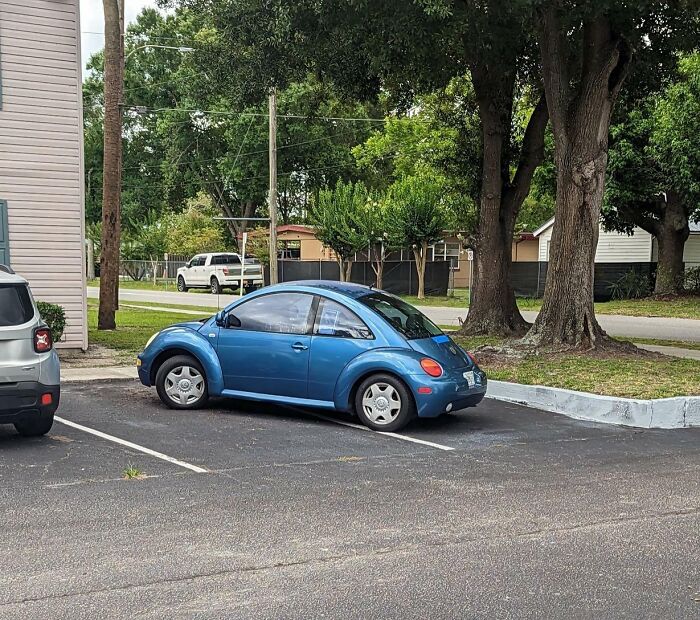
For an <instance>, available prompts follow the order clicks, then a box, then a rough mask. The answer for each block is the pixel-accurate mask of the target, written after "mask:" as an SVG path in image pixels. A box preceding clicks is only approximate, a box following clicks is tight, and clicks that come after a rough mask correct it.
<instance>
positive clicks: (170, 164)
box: [122, 125, 354, 170]
mask: <svg viewBox="0 0 700 620" xmlns="http://www.w3.org/2000/svg"><path fill="white" fill-rule="evenodd" d="M249 127H250V125H249ZM351 133H354V132H352V131H343V132H341V133H337V134H334V135H332V136H323V137H322V138H314V139H313V140H304V141H302V142H291V143H287V144H282V145H280V146H278V147H277V150H278V151H279V150H282V149H289V148H292V147H295V146H304V145H307V144H314V143H316V142H323V141H325V140H330V141H332V140H333V139H334V138H338V137H340V136H346V135H349V134H351ZM267 151H268V149H260V150H258V151H248V152H246V153H239V155H238V156H241V157H242V156H246V155H260V154H261V153H267ZM222 159H223V157H211V158H207V159H198V160H194V161H185V162H161V163H160V164H143V165H140V166H128V167H124V168H122V170H143V169H147V168H162V167H179V166H189V165H190V164H203V163H209V162H212V161H221V160H222Z"/></svg>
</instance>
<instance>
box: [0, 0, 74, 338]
mask: <svg viewBox="0 0 700 620" xmlns="http://www.w3.org/2000/svg"><path fill="white" fill-rule="evenodd" d="M78 3H79V0H0V262H4V263H8V264H10V266H11V267H12V268H13V269H14V270H15V271H16V272H17V273H19V274H21V275H22V276H24V277H26V278H27V279H28V280H29V282H30V284H31V287H32V291H33V292H34V296H35V297H36V298H37V299H39V300H42V301H48V302H52V303H56V304H59V305H61V306H63V308H64V309H65V311H66V319H67V322H66V330H65V334H64V336H63V339H62V341H61V342H60V343H59V346H64V347H73V348H83V349H85V348H87V317H86V302H85V276H84V274H85V269H84V245H83V238H84V210H85V207H84V195H83V142H82V126H83V122H82V96H81V62H80V25H79V24H80V17H79V10H78Z"/></svg>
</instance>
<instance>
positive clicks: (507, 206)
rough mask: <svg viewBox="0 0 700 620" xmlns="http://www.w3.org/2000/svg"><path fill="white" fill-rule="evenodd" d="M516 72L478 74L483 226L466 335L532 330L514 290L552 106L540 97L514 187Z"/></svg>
mask: <svg viewBox="0 0 700 620" xmlns="http://www.w3.org/2000/svg"><path fill="white" fill-rule="evenodd" d="M514 67H515V59H513V62H512V67H506V68H502V69H501V70H500V71H497V72H496V71H494V70H493V68H491V70H490V71H488V70H486V69H485V68H484V67H481V66H478V65H477V66H475V67H473V68H472V79H473V82H474V88H475V91H476V93H477V101H478V103H479V114H480V117H481V127H482V142H483V171H482V179H481V204H480V207H479V223H478V227H477V231H476V234H475V242H474V245H475V250H476V251H475V258H474V274H473V277H474V281H473V283H472V285H471V286H472V293H473V294H472V303H471V305H470V307H469V314H468V315H467V320H466V321H465V323H464V325H463V326H462V328H461V329H460V332H461V333H463V334H465V335H477V334H500V335H505V336H513V335H518V336H520V335H522V334H524V333H525V331H526V330H527V327H528V323H527V322H526V321H525V319H523V317H522V315H521V314H520V310H518V306H517V303H516V300H515V292H514V290H513V287H512V285H511V265H512V245H513V232H514V229H515V222H516V220H517V217H518V213H519V211H520V207H521V206H522V204H523V201H524V200H525V198H526V197H527V195H528V193H529V191H530V184H531V182H532V176H533V174H534V173H535V170H536V169H537V167H538V166H539V165H540V163H541V162H542V159H543V157H544V135H545V129H546V127H547V121H548V114H547V103H546V99H545V97H544V94H543V95H542V96H541V97H540V100H539V102H538V103H537V106H536V107H535V109H534V111H533V113H532V115H531V117H530V120H529V122H528V125H527V128H526V131H525V137H524V139H523V145H522V149H521V153H520V158H519V162H518V167H517V170H516V172H515V175H514V176H513V179H512V181H511V175H510V165H511V159H512V158H511V154H510V150H511V149H510V141H511V126H512V110H513V100H514V96H515V94H514V89H515V69H514Z"/></svg>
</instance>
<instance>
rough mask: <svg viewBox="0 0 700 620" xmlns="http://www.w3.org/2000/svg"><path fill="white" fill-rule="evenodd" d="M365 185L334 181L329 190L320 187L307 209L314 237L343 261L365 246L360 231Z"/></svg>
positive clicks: (367, 242)
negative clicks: (310, 208)
mask: <svg viewBox="0 0 700 620" xmlns="http://www.w3.org/2000/svg"><path fill="white" fill-rule="evenodd" d="M367 199H368V192H367V188H366V187H365V185H364V184H363V183H362V182H358V183H344V182H343V181H340V180H339V181H338V183H337V184H336V186H335V187H334V188H333V189H323V190H321V191H320V192H319V195H318V200H317V201H316V204H315V205H314V206H313V208H312V210H311V221H312V223H313V225H314V226H315V227H316V237H317V238H318V239H319V240H320V241H321V242H322V243H323V244H324V245H325V246H327V247H329V248H331V249H332V250H333V251H334V252H335V253H336V254H337V255H338V256H339V257H340V258H342V259H343V260H345V259H347V258H349V257H350V256H352V255H353V254H354V253H355V252H357V251H359V250H362V249H365V248H367V246H368V244H369V239H368V238H367V237H366V236H365V235H364V234H363V226H362V222H364V221H365V218H366V215H367V213H366V209H365V208H366V203H367Z"/></svg>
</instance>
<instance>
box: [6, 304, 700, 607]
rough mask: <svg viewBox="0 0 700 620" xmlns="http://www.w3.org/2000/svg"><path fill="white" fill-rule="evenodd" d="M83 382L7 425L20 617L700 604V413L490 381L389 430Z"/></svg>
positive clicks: (11, 596)
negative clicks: (578, 400)
mask: <svg viewBox="0 0 700 620" xmlns="http://www.w3.org/2000/svg"><path fill="white" fill-rule="evenodd" d="M193 297H195V298H196V297H199V296H198V295H197V296H193ZM62 399H63V400H62V405H61V408H60V410H59V412H58V415H59V416H60V417H61V419H62V420H64V421H66V422H68V423H70V425H69V424H66V423H63V422H57V423H56V424H55V426H54V429H53V431H52V432H51V434H50V435H49V436H48V437H45V438H42V439H35V440H27V439H22V438H20V437H19V436H18V435H17V434H16V433H15V432H14V430H13V429H12V428H11V427H0V475H1V476H2V481H3V483H2V486H1V489H0V498H1V501H0V506H1V507H0V526H1V527H2V531H3V538H2V543H1V545H0V563H1V564H2V566H3V571H2V575H1V576H0V584H1V586H2V587H1V588H0V592H1V594H0V617H2V618H25V617H51V618H71V619H76V618H90V619H92V618H96V617H140V618H236V619H242V618H256V619H261V618H271V619H272V618H275V619H277V618H304V619H306V618H363V619H364V618H402V619H403V618H425V617H431V618H541V617H564V616H565V617H568V618H601V617H616V618H642V617H656V618H671V617H672V618H697V617H698V613H700V602H698V599H700V569H699V568H698V567H699V566H700V540H699V539H698V531H699V529H700V429H697V430H684V431H652V430H645V431H642V430H638V429H635V430H632V429H625V428H621V427H616V426H610V425H597V424H591V423H582V422H577V421H574V420H571V419H568V418H565V417H562V416H557V415H554V414H547V413H543V412H537V411H534V410H530V409H527V408H523V407H519V406H516V405H509V404H504V403H499V402H496V401H490V400H488V399H487V400H486V401H484V403H482V404H481V405H480V406H479V407H478V408H476V409H473V410H467V411H463V412H460V413H457V414H454V415H448V416H444V417H442V418H439V419H437V420H419V421H416V422H414V423H413V424H411V425H410V426H409V427H407V428H406V429H405V431H404V432H402V433H401V434H399V435H382V434H377V433H372V432H369V431H366V430H362V429H359V428H356V427H354V426H352V423H353V421H352V420H351V419H349V418H344V417H342V416H339V415H329V419H323V418H322V417H318V416H317V415H315V414H314V412H311V411H300V410H296V409H292V408H284V407H270V406H263V405H259V404H243V403H236V402H232V401H226V402H221V401H215V402H213V403H212V404H211V406H210V407H209V408H208V409H205V410H202V411H193V412H176V411H171V410H168V409H165V408H164V407H163V406H162V405H161V404H160V402H159V401H158V399H157V396H156V394H155V392H154V391H153V390H149V389H146V388H143V387H142V386H140V385H139V384H137V383H136V382H134V381H116V382H108V383H92V384H88V383H84V384H72V385H67V386H65V387H64V392H63V396H62ZM337 422H342V423H344V424H338V423H337ZM345 424H350V426H348V425H345ZM83 429H88V430H83ZM90 431H97V432H100V433H102V434H103V436H96V435H95V434H93V433H92V432H90ZM120 441H121V443H120ZM124 442H129V443H130V444H131V445H132V446H136V447H129V446H128V445H124ZM144 449H145V450H146V452H145V451H144ZM148 450H150V451H151V452H155V453H156V455H153V454H151V453H147V451H148ZM157 455H160V456H157ZM164 457H166V458H164ZM168 459H170V460H168ZM129 465H131V466H133V467H134V468H137V469H138V470H139V471H140V472H142V474H143V475H144V477H143V479H135V480H124V479H122V471H123V470H124V468H126V467H127V466H129ZM202 470H204V471H203V473H197V472H199V471H202Z"/></svg>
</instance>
